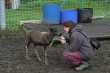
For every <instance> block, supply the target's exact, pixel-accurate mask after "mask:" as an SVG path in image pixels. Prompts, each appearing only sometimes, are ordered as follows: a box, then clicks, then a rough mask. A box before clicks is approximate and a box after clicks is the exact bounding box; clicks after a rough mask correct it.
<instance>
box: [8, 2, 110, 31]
mask: <svg viewBox="0 0 110 73" xmlns="http://www.w3.org/2000/svg"><path fill="white" fill-rule="evenodd" d="M47 1H51V0H47ZM53 2H55V3H59V4H62V2H61V1H58V0H54V1H53ZM43 3H44V2H43V1H40V0H33V1H31V2H26V3H23V4H21V6H20V8H19V9H17V10H13V9H7V10H6V23H7V27H8V29H10V30H13V31H16V30H17V29H19V24H20V21H21V20H36V19H41V17H42V12H41V5H42V4H43ZM80 7H82V8H84V7H92V8H94V16H100V15H101V16H102V15H103V16H106V17H110V15H109V13H110V10H109V8H110V6H108V5H107V4H105V5H104V4H103V3H102V2H101V1H99V2H98V3H97V2H93V1H87V2H77V0H68V1H67V2H65V4H64V5H63V7H62V8H63V9H71V8H80Z"/></svg>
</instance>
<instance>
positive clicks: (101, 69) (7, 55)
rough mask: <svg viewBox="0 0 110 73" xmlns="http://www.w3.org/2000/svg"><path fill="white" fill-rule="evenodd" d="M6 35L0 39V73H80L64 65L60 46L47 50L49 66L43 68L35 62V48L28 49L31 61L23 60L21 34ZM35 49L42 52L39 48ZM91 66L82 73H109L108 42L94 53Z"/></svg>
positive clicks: (104, 42) (109, 48)
mask: <svg viewBox="0 0 110 73" xmlns="http://www.w3.org/2000/svg"><path fill="white" fill-rule="evenodd" d="M7 34H8V35H6V36H5V37H4V38H3V37H2V38H0V73H80V72H75V71H74V70H73V69H72V68H70V66H69V65H68V64H65V62H64V61H63V58H62V50H63V48H62V46H57V47H53V48H51V49H49V51H48V58H49V66H45V65H43V64H42V63H40V62H38V61H37V59H36V57H35V54H34V51H33V49H35V48H30V53H29V54H30V56H31V60H26V59H25V57H24V56H25V49H24V36H23V33H18V32H17V33H10V32H8V33H7ZM13 34H14V35H13ZM37 49H39V51H40V52H42V51H41V50H40V49H42V48H41V47H37ZM41 56H42V54H41ZM91 65H92V67H91V68H89V69H88V70H85V71H82V73H109V72H110V41H103V42H102V47H101V48H100V49H99V50H98V51H97V52H96V56H95V57H94V59H93V60H92V61H91Z"/></svg>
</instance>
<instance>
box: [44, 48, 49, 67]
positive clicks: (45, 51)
mask: <svg viewBox="0 0 110 73" xmlns="http://www.w3.org/2000/svg"><path fill="white" fill-rule="evenodd" d="M44 64H45V65H48V59H47V48H46V47H44Z"/></svg>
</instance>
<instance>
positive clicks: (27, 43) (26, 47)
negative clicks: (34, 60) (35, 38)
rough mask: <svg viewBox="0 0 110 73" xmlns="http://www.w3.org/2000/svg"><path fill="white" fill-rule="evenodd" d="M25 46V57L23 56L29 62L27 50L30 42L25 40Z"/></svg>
mask: <svg viewBox="0 0 110 73" xmlns="http://www.w3.org/2000/svg"><path fill="white" fill-rule="evenodd" d="M25 44H26V46H25V49H26V55H25V57H26V59H27V60H30V59H31V58H30V57H29V55H28V54H29V50H28V49H29V48H28V47H29V45H30V41H27V40H25Z"/></svg>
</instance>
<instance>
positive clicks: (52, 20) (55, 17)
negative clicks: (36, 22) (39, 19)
mask: <svg viewBox="0 0 110 73" xmlns="http://www.w3.org/2000/svg"><path fill="white" fill-rule="evenodd" d="M42 12H43V22H44V23H47V24H59V23H60V14H61V10H60V6H59V5H58V4H54V3H47V4H44V5H43V8H42Z"/></svg>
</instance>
